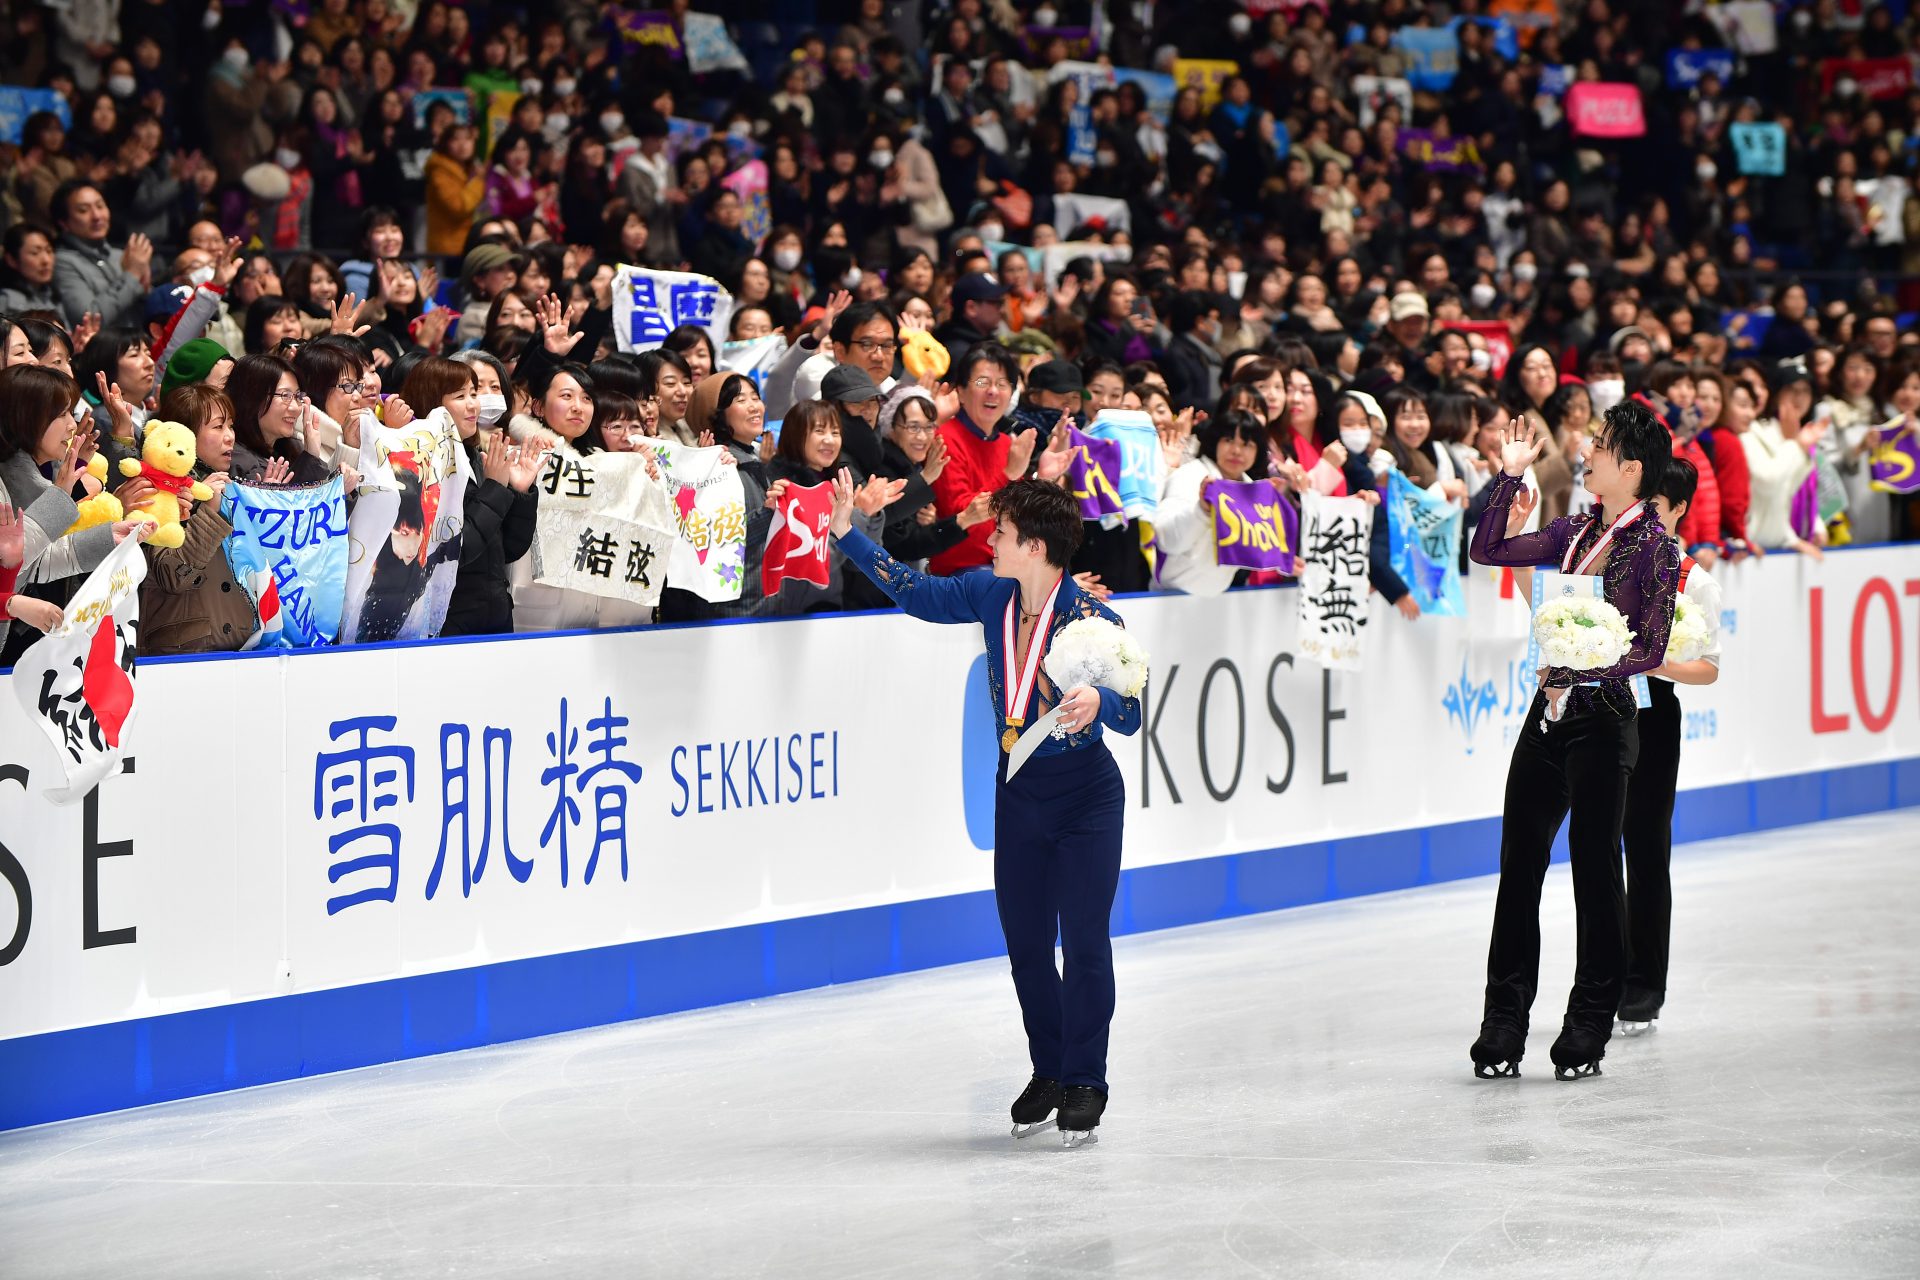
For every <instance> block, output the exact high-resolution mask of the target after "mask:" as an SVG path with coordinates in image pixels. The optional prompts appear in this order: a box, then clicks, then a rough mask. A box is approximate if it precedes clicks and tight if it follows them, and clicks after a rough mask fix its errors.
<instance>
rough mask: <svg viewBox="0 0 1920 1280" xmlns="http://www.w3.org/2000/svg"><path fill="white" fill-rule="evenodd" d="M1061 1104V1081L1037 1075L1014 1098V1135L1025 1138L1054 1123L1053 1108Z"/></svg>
mask: <svg viewBox="0 0 1920 1280" xmlns="http://www.w3.org/2000/svg"><path fill="white" fill-rule="evenodd" d="M1059 1105H1060V1082H1059V1081H1058V1080H1049V1079H1047V1078H1046V1077H1045V1076H1035V1077H1034V1078H1033V1079H1031V1080H1029V1081H1027V1087H1026V1088H1024V1089H1022V1090H1021V1091H1020V1096H1019V1097H1017V1098H1015V1099H1014V1100H1013V1136H1014V1137H1016V1138H1024V1137H1026V1136H1027V1135H1029V1134H1034V1133H1039V1132H1040V1131H1041V1130H1042V1129H1045V1128H1048V1127H1049V1126H1050V1125H1052V1124H1053V1119H1052V1116H1053V1110H1054V1108H1055V1107H1057V1106H1059Z"/></svg>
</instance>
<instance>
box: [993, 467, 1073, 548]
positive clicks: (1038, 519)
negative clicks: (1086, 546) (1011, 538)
mask: <svg viewBox="0 0 1920 1280" xmlns="http://www.w3.org/2000/svg"><path fill="white" fill-rule="evenodd" d="M989 509H990V510H991V511H992V512H993V518H994V519H996V520H998V519H1000V518H1001V517H1003V516H1004V517H1005V518H1006V519H1007V520H1008V521H1009V522H1011V523H1012V525H1013V527H1014V529H1015V531H1016V532H1018V533H1019V535H1020V541H1022V542H1032V541H1035V540H1038V541H1040V542H1043V543H1045V544H1046V548H1047V563H1048V564H1050V565H1052V566H1053V567H1054V568H1056V569H1064V568H1066V567H1067V565H1068V563H1069V562H1071V561H1072V559H1073V553H1074V552H1076V551H1078V550H1079V549H1080V532H1081V531H1080V504H1079V503H1078V502H1076V501H1074V498H1073V495H1072V494H1070V493H1068V492H1067V491H1066V490H1065V489H1062V488H1061V487H1060V486H1059V485H1057V484H1048V483H1047V482H1046V481H1044V480H1031V479H1029V480H1015V481H1014V482H1013V483H1012V484H1009V485H1003V486H1001V487H1000V488H998V489H996V490H994V493H993V502H992V505H991V507H990V508H989Z"/></svg>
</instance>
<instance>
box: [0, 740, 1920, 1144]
mask: <svg viewBox="0 0 1920 1280" xmlns="http://www.w3.org/2000/svg"><path fill="white" fill-rule="evenodd" d="M1912 806H1920V758H1915V759H1906V760H1896V761H1890V762H1882V763H1875V764H1865V765H1855V766H1850V767H1845V768H1835V769H1828V770H1820V771H1816V772H1810V773H1802V774H1794V775H1789V776H1785V777H1778V778H1764V779H1759V780H1756V781H1751V782H1742V783H1732V784H1727V785H1722V786H1712V787H1704V788H1701V789H1698V790H1695V791H1687V792H1682V793H1681V794H1680V795H1679V797H1678V799H1677V803H1676V807H1675V812H1674V837H1675V840H1676V842H1679V841H1698V840H1709V839H1714V838H1716V837H1721V836H1734V835H1741V834H1745V833H1748V832H1753V831H1764V830H1770V829H1774V828H1779V827H1788V826H1796V825H1801V824H1805V823H1812V822H1821V821H1826V820H1828V819H1834V818H1845V817H1853V816H1857V815H1860V814H1866V813H1874V812H1879V811H1883V810H1888V809H1893V808H1904V807H1912ZM1499 838H1500V823H1499V820H1498V819H1495V818H1485V819H1476V820H1472V821H1467V822H1457V823H1450V824H1445V825H1441V826H1435V827H1430V828H1427V829H1424V830H1420V829H1415V830H1405V831H1390V832H1382V833H1378V834H1373V835H1364V836H1354V837H1346V838H1341V839H1334V840H1328V841H1320V842H1311V843H1306V844H1299V845H1292V846H1289V847H1286V848H1278V849H1264V850H1258V851H1254V852H1249V853H1239V854H1230V855H1226V856H1223V857H1216V858H1203V859H1196V860H1193V861H1189V862H1175V863H1167V864H1163V865H1160V866H1151V867H1138V868H1132V869H1129V870H1127V871H1124V872H1122V873H1121V877H1120V890H1119V893H1118V895H1117V897H1116V899H1115V902H1114V910H1113V931H1114V933H1115V935H1116V936H1118V935H1126V934H1134V933H1144V932H1149V931H1153V930H1159V929H1168V928H1175V927H1178V926H1182V925H1190V924H1199V923H1203V922H1206V921H1210V920H1219V919H1226V918H1231V917H1236V916H1246V915H1253V914H1258V913H1262V912H1270V911H1277V910H1281V909H1285V908H1290V907H1300V906H1306V905H1310V904H1313V903H1319V902H1328V901H1334V900H1338V899H1342V898H1352V897H1359V896H1363V895H1368V894H1376V893H1385V892H1390V891H1392V890H1397V889H1408V888H1415V887H1418V886H1421V885H1428V884H1438V883H1443V882H1446V881H1451V880H1459V879H1465V878H1469V877H1473V876H1482V875H1487V874H1490V873H1492V872H1493V871H1495V870H1497V869H1498V865H1497V864H1498V857H1499V854H1498V850H1499ZM1566 856H1567V850H1566V831H1565V828H1564V827H1563V828H1562V830H1561V833H1560V837H1559V840H1558V841H1557V843H1556V845H1555V850H1554V861H1556V862H1560V861H1564V860H1565V859H1566ZM1004 954H1005V948H1004V946H1003V943H1002V940H1001V936H1000V926H999V918H998V916H997V915H996V913H995V910H994V902H993V894H992V893H991V892H979V893H964V894H956V895H952V896H948V897H942V898H931V899H923V900H919V901H912V902H901V903H895V904H891V905H888V906H882V907H870V908H863V909H858V910H851V911H839V912H833V913H830V914H826V915H818V916H809V917H802V918H798V919H791V920H779V921H773V922H769V923H766V924H759V925H750V926H744V927H740V928H733V929H719V930H714V931H711V932H707V933H695V934H688V935H684V936H681V937H671V938H658V939H651V940H647V941H641V942H633V943H625V944H621V945H617V946H609V947H598V948H594V949H591V950H586V951H574V952H567V953H562V954H559V955H548V956H535V957H531V958H528V959H522V960H512V961H504V962H500V963H496V964H488V965H481V966H477V967H474V968H468V969H455V970H450V971H447V972H441V973H431V974H420V975H415V976H409V977H404V978H395V979H389V980H385V981H377V982H369V983H363V984H359V985H355V986H347V987H339V988H335V989H332V990H326V991H316V992H308V993H302V994H297V995H289V996H279V997H273V998H270V999H264V1000H254V1001H248V1002H245V1003H241V1004H233V1005H224V1006H217V1007H214V1008H208V1009H198V1010H192V1011H189V1012H184V1013H174V1014H165V1015H161V1016H157V1017H151V1018H138V1019H132V1020H128V1021H124V1022H116V1023H109V1024H105V1025H100V1026H92V1027H82V1028H76V1029H73V1030H69V1031H58V1032H52V1033H48V1034H44V1035H36V1036H26V1037H21V1038H18V1039H14V1040H8V1041H0V1081H4V1082H5V1088H4V1089H3V1090H0V1129H16V1128H22V1127H25V1126H28V1125H37V1124H45V1123H49V1122H52V1121H57V1120H65V1119H71V1118H73V1117H76V1116H82V1115H91V1114H95V1113H99V1112H104V1111H115V1110H121V1109H124V1108H128V1107H137V1106H144V1105H148V1104H152V1103H157V1102H167V1101H174V1100H178V1099H182V1098H189V1097H194V1096H197V1095H200V1094H206V1093H213V1092H220V1091H224V1090H230V1089H241V1088H247V1087H250V1086H254V1085H264V1084H271V1083H275V1082H279V1081H283V1080H289V1079H295V1078H299V1077H305V1076H314V1075H321V1074H324V1073H327V1072H333V1071H342V1070H347V1069H351V1068H358V1067H368V1066H377V1065H380V1064H384V1063H390V1062H398V1061H402V1060H405V1059H408V1058H418V1057H425V1056H429V1055H432V1054H439V1053H448V1052H452V1051H454V1050H459V1049H471V1048H477V1047H480V1046H482V1045H488V1044H494V1043H498V1042H501V1041H508V1040H518V1039H525V1038H528V1037H533V1036H544V1035H552V1034H556V1033H559V1032H565V1031H575V1030H580V1029H582V1028H586V1027H593V1026H599V1025H603V1024H606V1023H612V1022H622V1021H628V1020H631V1019H635V1018H645V1017H653V1016H657V1015H660V1014H668V1013H679V1012H685V1011H687V1010H692V1009H699V1008H704V1007H707V1006H712V1005H720V1004H730V1003H735V1002H738V1001H743V1000H754V999H761V998H765V997H768V996H775V995H782V994H785V993H788V992H793V991H802V990H807V989H809V988H814V987H821V986H827V985H830V984H838V983H845V982H856V981H860V980H862V979H866V978H877V977H883V976H886V975H889V974H897V973H906V972H910V971H913V970H917V969H926V968H933V967H936V966H940V965H949V964H959V963H962V962H966V961H973V960H985V959H991V958H993V957H995V956H1001V955H1004Z"/></svg>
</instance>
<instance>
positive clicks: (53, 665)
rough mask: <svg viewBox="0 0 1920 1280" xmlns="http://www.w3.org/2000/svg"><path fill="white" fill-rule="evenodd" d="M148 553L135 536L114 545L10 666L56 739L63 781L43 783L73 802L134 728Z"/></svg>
mask: <svg viewBox="0 0 1920 1280" xmlns="http://www.w3.org/2000/svg"><path fill="white" fill-rule="evenodd" d="M146 576H147V560H146V556H145V555H144V554H142V552H141V550H140V542H139V540H138V539H136V538H128V539H126V540H125V541H124V542H122V543H121V544H120V545H119V546H117V547H115V548H114V549H113V553H112V554H111V555H109V556H108V557H107V558H106V559H105V560H102V561H101V562H100V566H99V567H98V568H96V569H95V570H94V571H93V573H92V574H90V575H89V576H88V578H87V581H86V583H85V585H83V586H82V587H81V588H80V590H79V592H78V593H77V594H75V596H74V597H73V599H72V600H71V601H70V602H69V603H68V604H67V608H66V615H65V617H64V619H63V620H62V621H61V624H60V625H59V626H58V627H56V628H54V629H53V630H52V631H50V632H48V633H47V634H46V635H44V636H42V637H41V638H40V639H39V640H37V641H35V642H34V644H33V647H32V648H30V649H28V650H27V651H26V652H25V653H24V654H22V655H20V661H19V663H18V664H16V665H15V667H14V668H13V691H14V694H15V696H17V697H18V698H19V699H20V705H21V706H23V707H25V708H26V710H27V717H28V718H29V719H31V720H32V721H34V723H36V724H38V725H39V726H40V727H41V729H42V730H43V731H45V733H46V735H47V739H48V740H49V741H50V742H52V743H53V747H54V753H55V755H56V756H57V757H58V759H59V762H60V769H61V774H60V776H61V779H62V780H63V781H64V783H65V785H64V786H57V787H46V788H43V790H44V792H45V794H46V797H47V799H49V800H51V801H53V802H54V803H55V804H72V803H73V802H74V801H76V800H78V799H80V798H81V797H83V796H85V795H86V794H87V793H88V792H89V791H92V790H93V789H94V787H95V786H97V785H98V784H99V783H100V780H101V779H103V778H106V777H108V776H109V775H111V774H112V773H114V772H115V771H116V770H117V769H119V767H120V756H121V754H122V753H123V752H124V751H125V750H126V744H127V740H128V735H129V734H130V733H131V731H132V728H133V715H134V711H135V710H136V708H135V706H134V696H133V694H134V681H133V659H134V649H135V642H136V640H137V638H138V634H139V629H140V584H141V582H143V581H144V580H145V579H146Z"/></svg>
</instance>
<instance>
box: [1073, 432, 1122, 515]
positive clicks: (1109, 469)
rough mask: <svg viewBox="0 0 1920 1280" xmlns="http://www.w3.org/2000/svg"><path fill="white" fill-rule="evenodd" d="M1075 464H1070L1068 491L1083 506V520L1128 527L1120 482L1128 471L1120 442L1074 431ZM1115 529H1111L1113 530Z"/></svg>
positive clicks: (1081, 507)
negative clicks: (1121, 497) (1121, 475)
mask: <svg viewBox="0 0 1920 1280" xmlns="http://www.w3.org/2000/svg"><path fill="white" fill-rule="evenodd" d="M1072 440H1073V461H1072V462H1069V463H1068V464H1067V491H1068V492H1069V493H1071V494H1072V495H1073V496H1074V499H1075V500H1076V501H1078V502H1079V504H1080V518H1081V519H1082V520H1099V521H1101V522H1102V523H1106V522H1107V521H1109V520H1111V521H1113V523H1114V524H1124V523H1125V504H1124V503H1122V502H1121V501H1120V489H1119V479H1120V473H1121V472H1122V471H1123V470H1125V468H1126V464H1125V460H1124V459H1123V458H1122V456H1121V449H1120V442H1119V441H1118V440H1102V439H1099V438H1097V437H1095V436H1090V435H1088V434H1087V433H1086V432H1084V431H1082V430H1080V428H1078V427H1074V428H1073V429H1072ZM1109 527H1111V526H1109Z"/></svg>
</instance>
